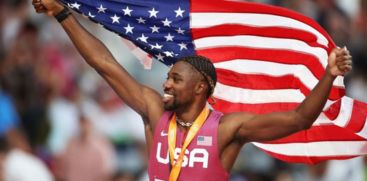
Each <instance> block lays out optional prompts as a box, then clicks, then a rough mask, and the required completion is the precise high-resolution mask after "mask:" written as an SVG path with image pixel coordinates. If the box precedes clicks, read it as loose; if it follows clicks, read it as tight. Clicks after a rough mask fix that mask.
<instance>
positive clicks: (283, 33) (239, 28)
mask: <svg viewBox="0 0 367 181" xmlns="http://www.w3.org/2000/svg"><path fill="white" fill-rule="evenodd" d="M238 35H254V36H262V37H272V38H287V39H295V40H300V41H303V42H305V43H307V44H308V45H310V46H313V47H320V48H323V49H327V47H325V46H323V45H320V44H318V43H317V37H316V36H315V35H314V34H312V33H309V32H307V31H302V30H297V29H291V28H285V27H254V26H246V25H236V24H224V25H219V26H213V27H208V28H193V29H192V36H193V39H199V38H205V37H213V36H238Z"/></svg>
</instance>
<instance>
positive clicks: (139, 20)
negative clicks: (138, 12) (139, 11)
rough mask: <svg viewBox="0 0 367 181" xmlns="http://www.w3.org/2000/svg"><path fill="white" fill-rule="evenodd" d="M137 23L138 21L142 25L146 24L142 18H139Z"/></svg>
mask: <svg viewBox="0 0 367 181" xmlns="http://www.w3.org/2000/svg"><path fill="white" fill-rule="evenodd" d="M136 20H137V21H138V23H139V24H140V23H141V24H145V21H146V20H145V19H143V18H142V17H140V18H138V19H136Z"/></svg>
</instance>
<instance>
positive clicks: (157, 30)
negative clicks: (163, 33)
mask: <svg viewBox="0 0 367 181" xmlns="http://www.w3.org/2000/svg"><path fill="white" fill-rule="evenodd" d="M150 29H152V33H154V32H156V33H159V27H157V26H155V25H154V26H152V27H150Z"/></svg>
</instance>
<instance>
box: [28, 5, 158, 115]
mask: <svg viewBox="0 0 367 181" xmlns="http://www.w3.org/2000/svg"><path fill="white" fill-rule="evenodd" d="M33 4H34V6H35V8H36V10H37V12H46V13H47V14H49V15H54V14H57V13H58V12H60V11H61V10H62V9H63V6H62V5H61V4H60V3H58V2H57V1H55V0H42V1H39V0H33ZM61 24H62V27H63V28H64V30H65V32H66V33H67V34H68V36H69V37H70V39H71V40H72V42H73V43H74V45H75V47H76V48H77V49H78V51H79V53H80V54H81V55H82V56H83V58H84V59H85V60H86V62H87V63H88V64H89V65H90V66H92V67H93V68H94V69H95V70H96V71H97V72H98V73H99V74H100V75H101V76H102V77H103V78H104V79H105V80H106V81H107V82H108V83H109V84H110V86H111V87H112V88H113V89H114V90H115V92H116V93H117V94H118V95H119V96H120V97H121V99H122V100H123V101H124V102H125V103H126V104H127V105H129V106H130V107H132V108H133V109H134V110H135V111H136V112H138V113H139V114H140V115H142V116H143V118H144V119H145V120H149V121H152V120H154V121H157V120H158V119H159V117H160V115H161V114H162V112H163V106H162V104H163V103H162V101H161V98H160V95H159V94H158V93H157V92H156V91H154V90H152V89H150V88H148V87H146V86H143V85H141V84H139V83H138V82H137V81H136V80H135V79H134V78H133V77H131V76H130V75H129V74H128V72H127V71H126V70H125V69H124V68H123V67H122V66H121V65H120V64H119V63H118V62H117V61H116V60H115V58H114V57H113V56H112V54H111V53H110V51H109V50H108V49H107V48H106V47H105V45H104V44H103V43H102V42H101V41H100V40H98V39H97V38H95V37H94V36H93V35H92V34H90V33H89V32H88V31H86V30H85V29H84V28H83V27H82V26H81V25H80V24H79V22H78V21H77V20H76V19H75V18H74V17H73V16H72V15H71V16H69V17H68V18H66V19H65V20H64V21H62V23H61Z"/></svg>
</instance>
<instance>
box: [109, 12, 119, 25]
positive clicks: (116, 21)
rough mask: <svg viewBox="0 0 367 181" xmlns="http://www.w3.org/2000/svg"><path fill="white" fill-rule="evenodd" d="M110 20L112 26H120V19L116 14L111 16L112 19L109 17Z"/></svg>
mask: <svg viewBox="0 0 367 181" xmlns="http://www.w3.org/2000/svg"><path fill="white" fill-rule="evenodd" d="M111 19H112V24H113V23H118V24H120V17H119V16H117V15H116V14H115V15H114V16H112V17H111Z"/></svg>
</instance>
